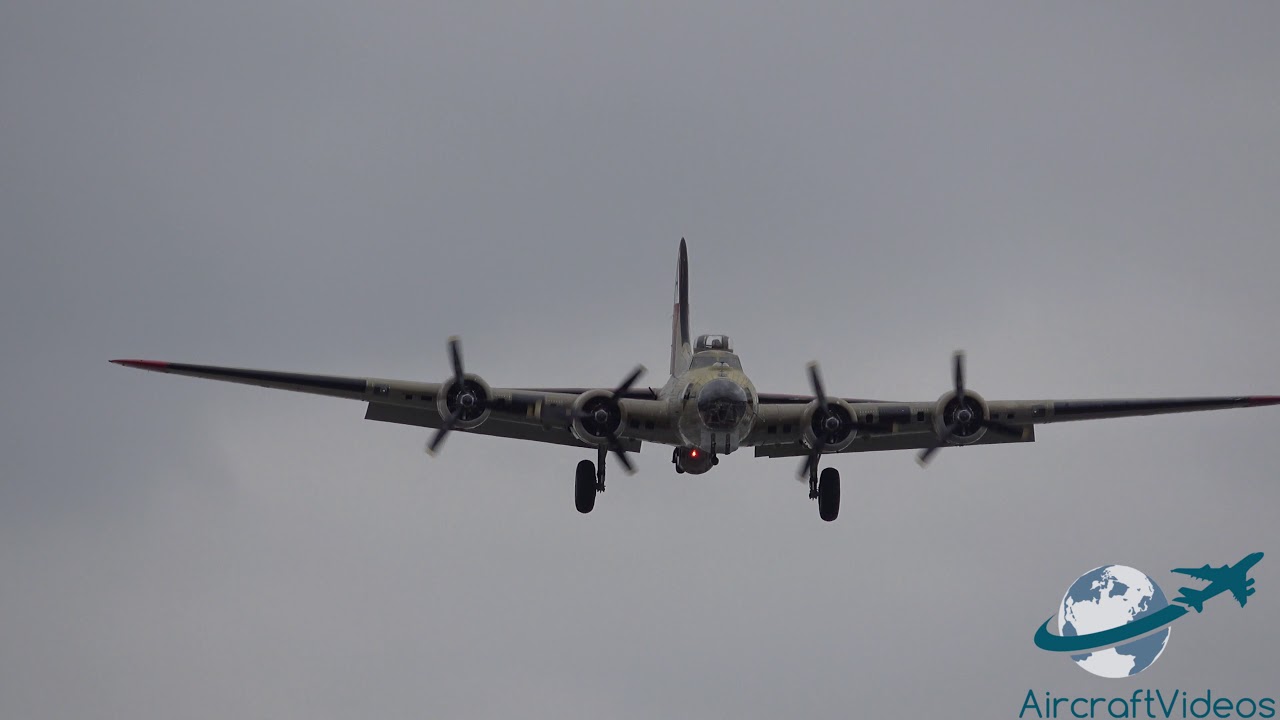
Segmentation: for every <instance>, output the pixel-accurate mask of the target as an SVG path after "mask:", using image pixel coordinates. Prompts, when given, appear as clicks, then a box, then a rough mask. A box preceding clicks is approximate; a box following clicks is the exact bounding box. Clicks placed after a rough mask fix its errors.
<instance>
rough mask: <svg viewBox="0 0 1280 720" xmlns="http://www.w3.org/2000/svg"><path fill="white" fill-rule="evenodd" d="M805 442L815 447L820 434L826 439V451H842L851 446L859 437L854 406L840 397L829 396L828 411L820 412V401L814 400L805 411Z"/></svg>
mask: <svg viewBox="0 0 1280 720" xmlns="http://www.w3.org/2000/svg"><path fill="white" fill-rule="evenodd" d="M803 425H804V435H803V439H804V443H805V445H807V446H808V447H813V446H814V445H815V444H816V443H817V441H818V436H819V435H823V436H824V439H825V440H826V446H825V450H824V452H840V451H841V450H844V449H845V448H847V447H849V444H850V443H852V442H853V440H854V438H856V437H858V414H857V412H855V411H854V409H853V406H851V405H850V404H849V403H847V402H845V401H844V400H841V399H840V398H831V397H828V398H827V411H826V412H825V413H821V412H818V401H817V400H814V401H813V402H811V403H809V406H808V407H807V408H806V409H805V411H804V421H803Z"/></svg>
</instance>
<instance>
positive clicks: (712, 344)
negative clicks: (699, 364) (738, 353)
mask: <svg viewBox="0 0 1280 720" xmlns="http://www.w3.org/2000/svg"><path fill="white" fill-rule="evenodd" d="M703 350H723V351H724V352H733V342H732V341H731V340H729V336H728V335H700V336H699V337H698V342H697V344H695V345H694V348H693V351H694V352H702V351H703Z"/></svg>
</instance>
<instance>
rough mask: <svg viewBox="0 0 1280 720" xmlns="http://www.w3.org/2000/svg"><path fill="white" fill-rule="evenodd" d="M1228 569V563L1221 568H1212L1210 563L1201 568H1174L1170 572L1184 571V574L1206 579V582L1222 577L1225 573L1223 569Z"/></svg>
mask: <svg viewBox="0 0 1280 720" xmlns="http://www.w3.org/2000/svg"><path fill="white" fill-rule="evenodd" d="M1226 569H1227V566H1226V565H1223V566H1222V567H1220V568H1212V567H1209V566H1208V565H1205V566H1204V567H1201V568H1174V569H1173V570H1171V571H1170V572H1176V573H1182V574H1183V575H1190V576H1191V577H1193V578H1195V579H1197V580H1204V581H1205V582H1213V581H1215V580H1217V579H1218V578H1220V577H1221V576H1222V574H1223V573H1222V571H1223V570H1226Z"/></svg>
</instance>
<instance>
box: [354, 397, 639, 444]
mask: <svg viewBox="0 0 1280 720" xmlns="http://www.w3.org/2000/svg"><path fill="white" fill-rule="evenodd" d="M364 418H365V419H366V420H376V421H378V422H386V423H395V424H397V425H417V426H418V427H424V428H438V427H440V424H441V423H442V422H443V420H442V418H441V417H440V413H438V412H436V410H435V408H427V407H410V406H405V405H392V404H389V403H376V402H371V403H369V407H368V409H367V410H365V414H364ZM454 432H461V433H473V434H476V435H489V436H492V437H506V438H513V439H516V440H532V441H534V442H543V443H551V444H553V445H570V446H573V447H580V448H589V449H592V450H594V449H595V447H594V446H591V445H587V444H586V443H584V442H582V441H581V440H579V439H578V438H577V436H575V435H574V434H573V433H572V432H570V431H569V430H567V429H565V428H558V427H547V426H545V425H541V424H536V423H527V422H515V421H513V420H508V419H505V418H502V417H497V416H494V417H490V418H489V419H488V420H486V421H485V422H484V424H482V425H480V427H477V428H472V429H470V430H464V429H462V428H457V429H455V430H454ZM619 443H620V444H621V445H622V449H624V450H626V451H627V452H639V451H640V441H639V440H635V439H632V438H626V437H624V438H620V439H619Z"/></svg>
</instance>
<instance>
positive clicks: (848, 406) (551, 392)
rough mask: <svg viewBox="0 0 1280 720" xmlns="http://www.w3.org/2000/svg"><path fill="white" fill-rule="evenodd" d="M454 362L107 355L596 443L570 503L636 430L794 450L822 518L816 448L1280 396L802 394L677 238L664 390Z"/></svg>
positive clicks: (836, 479)
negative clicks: (708, 305)
mask: <svg viewBox="0 0 1280 720" xmlns="http://www.w3.org/2000/svg"><path fill="white" fill-rule="evenodd" d="M448 347H449V357H450V361H451V364H452V368H453V375H452V377H450V378H449V379H448V380H445V381H444V382H443V383H422V382H409V381H401V380H383V379H378V378H353V377H334V376H329V375H305V374H301V373H291V372H275V371H269V370H247V369H242V368H227V367H214V366H209V365H188V364H183V363H170V362H157V361H153V360H112V361H111V362H113V363H117V364H120V365H125V366H128V367H134V368H140V369H143V370H153V371H156V372H165V373H174V374H177V375H190V376H193V377H201V378H209V379H212V380H226V381H229V382H237V383H244V384H247V385H259V386H262V387H269V388H279V389H281V390H294V391H297V392H306V393H314V394H318V395H332V396H334V397H341V398H349V399H352V400H361V401H364V402H367V403H368V409H367V411H366V412H365V418H366V419H368V420H379V421H382V422H391V423H400V424H404V425H418V426H421V427H425V428H434V429H435V433H434V434H433V435H432V436H431V438H430V440H429V441H428V442H427V451H428V452H429V453H433V454H434V453H435V451H436V450H438V449H439V447H440V443H441V442H442V441H443V440H444V439H445V437H446V436H447V435H448V434H449V433H450V432H452V431H455V430H456V431H459V432H471V433H479V434H482V435H497V436H500V437H510V438H518V439H521V440H534V441H538V442H546V443H557V444H560V445H572V446H576V447H581V448H586V449H594V450H595V452H596V460H595V462H592V461H591V460H583V461H581V462H579V463H578V468H577V475H576V484H575V493H574V494H575V500H576V504H577V508H578V511H579V512H583V513H588V512H591V509H592V508H593V507H595V502H596V493H599V492H603V491H604V476H605V457H606V455H607V454H608V453H609V452H613V453H614V454H615V455H616V456H617V458H618V462H619V463H620V464H621V465H622V467H623V468H624V469H626V470H627V472H634V468H633V466H632V463H631V460H630V459H629V458H628V456H627V453H629V452H636V451H638V450H639V449H640V445H641V443H643V442H652V443H659V444H663V445H672V446H674V447H675V449H674V450H673V451H672V455H671V462H672V463H674V464H675V470H676V472H678V473H690V474H694V475H700V474H702V473H705V472H707V471H708V470H710V469H711V468H712V467H714V466H715V465H716V464H718V463H719V462H720V456H721V455H726V454H728V453H731V452H733V451H735V450H737V449H738V448H740V447H754V448H755V454H756V456H757V457H789V456H791V457H800V456H803V457H804V461H803V463H802V464H801V466H800V479H801V481H803V480H806V479H807V480H808V481H809V497H810V498H811V499H816V500H817V501H818V514H819V515H820V516H821V517H822V519H823V520H826V521H831V520H835V519H836V516H837V514H838V513H839V511H840V472H839V471H838V470H836V469H835V468H833V467H828V468H825V469H823V470H822V472H821V474H820V475H819V473H818V463H819V461H820V460H821V458H822V455H824V454H831V453H848V452H866V451H871V450H906V449H918V450H920V453H919V460H920V463H921V464H922V465H923V464H924V463H926V462H928V460H929V458H930V457H931V456H932V455H933V454H934V453H935V452H936V451H937V450H938V449H939V448H941V447H944V446H963V445H988V444H995V443H1014V442H1033V441H1034V440H1035V426H1036V425H1039V424H1041V423H1052V422H1064V421H1068V420H1092V419H1097V418H1114V417H1129V416H1134V415H1156V414H1162V413H1176V412H1191V411H1197V410H1216V409H1221V408H1235V407H1255V406H1261V405H1275V404H1278V403H1280V397H1272V396H1252V397H1250V396H1244V397H1208V398H1160V399H1142V400H1065V401H1064V400H1005V401H987V400H984V399H983V398H982V396H981V395H979V394H978V393H976V392H974V391H972V390H969V389H968V388H966V387H965V384H964V357H963V355H961V354H960V353H956V355H955V357H954V359H953V388H952V389H951V390H950V391H948V392H946V393H945V394H943V395H942V397H940V398H938V399H937V400H935V401H926V402H887V401H880V400H859V399H853V398H840V397H831V396H828V395H827V394H826V390H825V389H824V388H823V385H822V376H821V374H820V373H819V371H818V366H817V364H816V363H810V365H809V383H810V386H811V388H812V390H813V394H812V395H779V394H769V393H760V392H756V389H755V386H754V385H752V384H751V381H750V380H748V379H747V376H746V375H745V374H744V373H743V371H742V362H741V361H740V360H739V359H738V356H737V355H736V354H734V352H733V346H732V344H731V343H730V341H729V338H728V337H726V336H724V335H703V336H701V337H699V338H698V339H697V340H696V341H695V342H692V343H691V342H690V336H689V264H688V254H687V251H686V248H685V242H684V240H681V241H680V261H679V265H678V268H677V277H676V302H675V312H674V316H673V318H672V343H671V376H670V379H668V380H667V382H666V384H665V385H663V386H662V388H661V389H658V390H654V389H653V388H644V389H641V388H637V387H634V386H635V383H636V381H637V380H638V379H639V378H640V376H641V375H642V374H643V373H644V368H643V367H637V368H636V369H635V370H633V371H632V372H631V373H630V374H629V375H627V377H626V379H625V380H623V381H622V382H621V383H619V384H618V386H617V387H614V388H612V389H607V388H605V389H602V388H554V389H545V388H544V389H522V388H495V387H490V386H489V384H488V383H486V382H485V381H484V380H482V379H481V378H480V376H478V375H474V374H471V373H468V372H465V371H464V370H463V366H462V352H461V349H460V346H459V342H458V339H457V338H456V337H455V338H450V339H449V345H448Z"/></svg>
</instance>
